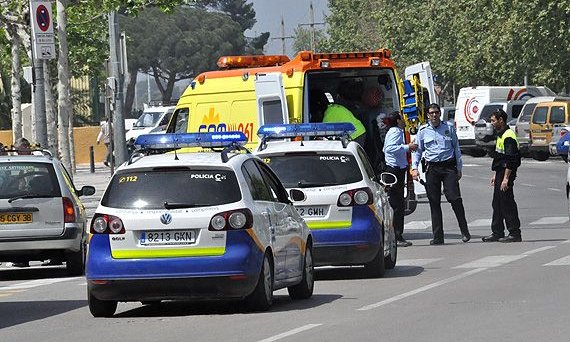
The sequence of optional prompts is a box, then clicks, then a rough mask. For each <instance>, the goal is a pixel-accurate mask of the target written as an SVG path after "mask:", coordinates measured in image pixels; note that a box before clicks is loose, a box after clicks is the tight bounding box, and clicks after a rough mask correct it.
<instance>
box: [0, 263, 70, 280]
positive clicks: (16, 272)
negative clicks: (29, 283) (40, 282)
mask: <svg viewBox="0 0 570 342" xmlns="http://www.w3.org/2000/svg"><path fill="white" fill-rule="evenodd" d="M65 277H69V274H68V273H67V270H66V268H65V266H41V267H40V266H38V267H29V268H28V267H25V268H24V267H23V268H18V267H13V268H0V280H35V279H48V278H65Z"/></svg>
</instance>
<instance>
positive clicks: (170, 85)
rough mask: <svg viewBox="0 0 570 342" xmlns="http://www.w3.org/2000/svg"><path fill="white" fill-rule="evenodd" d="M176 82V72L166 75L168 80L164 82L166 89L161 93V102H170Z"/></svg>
mask: <svg viewBox="0 0 570 342" xmlns="http://www.w3.org/2000/svg"><path fill="white" fill-rule="evenodd" d="M175 83H176V73H171V74H169V75H168V81H167V82H166V89H165V91H164V93H162V102H163V103H165V104H168V103H170V100H171V99H172V91H174V84H175Z"/></svg>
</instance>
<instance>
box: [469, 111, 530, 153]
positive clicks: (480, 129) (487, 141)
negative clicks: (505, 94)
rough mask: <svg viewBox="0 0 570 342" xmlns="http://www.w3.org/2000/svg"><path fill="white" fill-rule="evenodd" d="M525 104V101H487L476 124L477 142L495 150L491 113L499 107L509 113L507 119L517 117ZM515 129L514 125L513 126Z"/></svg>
mask: <svg viewBox="0 0 570 342" xmlns="http://www.w3.org/2000/svg"><path fill="white" fill-rule="evenodd" d="M524 104H525V101H522V100H517V101H509V102H492V103H487V104H486V105H484V106H483V109H481V114H479V121H477V123H476V124H475V143H476V144H477V146H481V147H483V148H484V149H486V150H493V149H494V146H495V132H494V129H493V125H491V114H493V112H494V111H496V110H497V109H502V110H504V111H505V112H506V113H507V116H508V119H507V121H511V120H512V119H514V118H517V117H518V116H519V114H520V112H521V110H522V108H523V106H524ZM513 129H514V127H513Z"/></svg>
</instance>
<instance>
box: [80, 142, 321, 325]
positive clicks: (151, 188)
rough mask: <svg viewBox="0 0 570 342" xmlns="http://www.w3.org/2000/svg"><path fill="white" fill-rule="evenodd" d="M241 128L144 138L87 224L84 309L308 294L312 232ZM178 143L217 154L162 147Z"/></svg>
mask: <svg viewBox="0 0 570 342" xmlns="http://www.w3.org/2000/svg"><path fill="white" fill-rule="evenodd" d="M246 141H247V139H246V137H245V135H244V134H243V133H241V132H227V133H195V134H192V133H180V134H160V135H158V134H156V135H154V134H153V135H143V136H140V137H139V138H137V142H136V143H137V146H139V147H140V149H139V150H138V152H136V153H134V154H133V156H132V157H131V158H130V160H129V162H127V163H125V164H123V165H122V166H121V167H120V168H119V169H118V170H117V172H116V174H115V175H114V176H113V178H112V179H111V181H110V183H109V185H108V187H107V189H106V191H105V193H104V195H103V197H102V198H101V202H100V204H99V206H98V208H97V211H96V213H95V215H94V216H93V219H92V222H91V239H90V242H89V252H88V257H87V265H86V277H87V282H88V301H89V309H90V311H91V313H92V315H93V316H95V317H108V316H112V315H113V314H114V313H115V311H116V308H117V302H118V301H125V302H127V301H141V302H143V304H145V303H156V302H160V301H161V300H177V299H245V302H246V304H248V306H249V307H250V308H251V309H253V310H266V309H268V308H269V307H270V306H271V304H272V298H273V291H274V290H277V289H280V288H285V287H287V289H288V291H289V295H290V296H291V297H292V298H294V299H297V298H301V299H302V298H308V297H310V296H311V295H312V293H313V258H312V237H311V233H310V230H309V229H308V227H307V225H306V224H305V222H304V221H303V219H302V218H301V216H300V215H299V214H298V213H297V211H296V210H295V208H294V207H293V205H292V204H291V202H290V200H289V198H288V196H287V192H286V190H285V188H284V187H283V185H282V184H281V183H280V181H279V179H278V178H277V177H276V176H275V174H274V173H273V172H272V171H271V169H270V168H269V167H267V166H266V165H265V164H264V163H263V162H262V161H261V160H260V159H259V158H257V157H255V156H254V155H252V154H251V153H249V151H247V150H246V149H245V148H244V147H243V146H242V145H243V144H245V143H246ZM183 147H202V148H220V149H221V148H223V151H221V153H220V152H218V153H207V152H205V153H176V152H175V153H167V154H156V153H157V151H160V150H162V151H172V150H175V149H178V148H183Z"/></svg>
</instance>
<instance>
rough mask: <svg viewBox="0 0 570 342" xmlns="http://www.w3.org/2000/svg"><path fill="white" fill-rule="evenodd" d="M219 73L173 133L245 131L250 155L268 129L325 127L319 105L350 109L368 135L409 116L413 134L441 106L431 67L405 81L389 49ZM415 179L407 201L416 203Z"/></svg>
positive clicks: (264, 61) (269, 61) (229, 59)
mask: <svg viewBox="0 0 570 342" xmlns="http://www.w3.org/2000/svg"><path fill="white" fill-rule="evenodd" d="M218 67H219V68H220V70H217V71H209V72H204V73H202V74H200V75H198V76H197V77H196V78H195V79H194V80H193V81H192V83H191V84H190V86H188V88H187V89H186V90H185V92H184V93H183V94H182V96H181V97H180V100H179V101H178V104H177V106H176V110H175V111H174V114H173V116H172V119H171V120H170V123H169V125H168V128H167V132H169V133H177V132H223V131H236V130H238V131H242V132H243V133H244V134H245V135H246V136H247V138H248V141H249V143H248V147H250V148H254V147H255V145H256V143H257V141H258V138H257V130H258V128H259V127H260V126H261V125H264V124H272V123H275V124H277V123H305V122H321V121H322V120H323V118H322V112H319V111H317V110H315V109H314V108H315V106H312V104H314V103H315V102H317V101H318V100H320V101H321V102H323V101H328V104H327V105H330V104H335V103H342V104H343V105H345V107H347V108H349V109H350V110H351V111H352V112H353V114H354V115H355V116H356V117H357V118H359V119H360V120H361V121H362V123H363V124H364V126H365V127H366V128H367V131H368V134H369V133H370V132H372V129H373V128H374V127H372V125H373V124H372V122H373V121H372V120H369V118H371V117H373V118H376V117H377V115H378V114H380V113H390V112H392V111H395V110H398V111H403V112H404V113H405V119H407V122H408V124H409V125H408V127H409V128H410V131H412V132H413V130H414V129H415V128H417V126H419V124H421V123H422V122H424V121H423V120H424V119H423V108H424V106H425V104H426V103H430V102H437V96H436V94H435V91H434V90H433V77H432V74H431V67H430V65H429V63H428V62H423V63H419V64H416V65H413V66H410V67H408V68H406V72H405V75H406V80H404V81H402V80H400V78H399V75H398V73H397V71H396V67H395V63H394V61H393V60H392V59H391V51H390V50H388V49H381V50H378V51H372V52H356V53H313V52H311V51H301V52H299V54H297V56H296V57H295V58H294V59H293V60H289V58H288V57H287V56H282V55H272V56H226V57H221V58H220V59H219V60H218ZM315 94H316V95H315ZM416 109H417V112H416V111H415V110H416ZM365 149H366V147H365ZM409 178H410V180H409V184H408V193H409V195H411V198H415V197H414V196H415V195H414V191H413V189H414V186H413V181H412V180H411V177H409ZM417 185H418V186H419V183H418V184H417ZM421 188H423V187H421ZM408 197H410V196H408ZM413 205H414V208H415V203H413ZM411 211H413V209H412V210H411ZM411 211H410V212H411Z"/></svg>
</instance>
